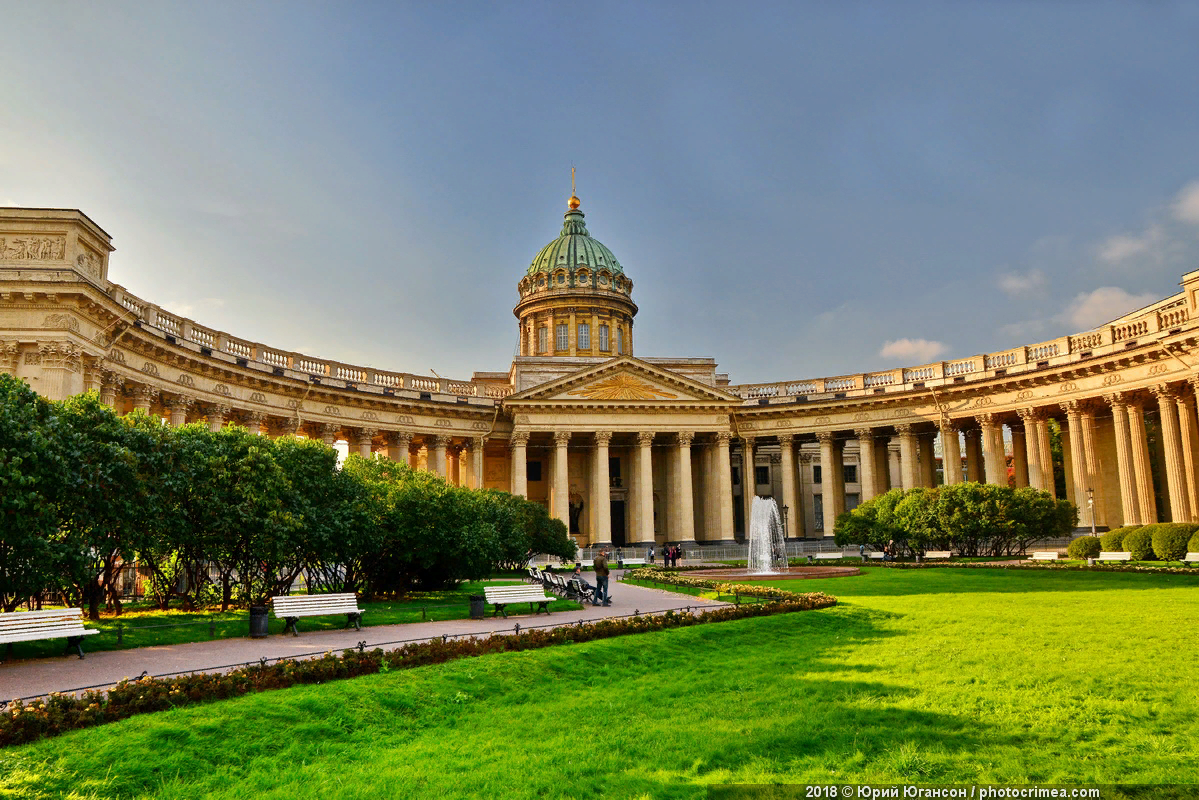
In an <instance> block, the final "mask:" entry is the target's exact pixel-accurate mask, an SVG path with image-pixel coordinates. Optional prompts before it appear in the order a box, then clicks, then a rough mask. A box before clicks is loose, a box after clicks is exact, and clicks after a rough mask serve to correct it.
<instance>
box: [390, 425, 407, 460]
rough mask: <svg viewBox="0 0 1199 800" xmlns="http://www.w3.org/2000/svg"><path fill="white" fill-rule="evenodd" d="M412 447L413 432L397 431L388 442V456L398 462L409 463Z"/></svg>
mask: <svg viewBox="0 0 1199 800" xmlns="http://www.w3.org/2000/svg"><path fill="white" fill-rule="evenodd" d="M411 448H412V434H411V433H409V432H408V431H396V432H395V433H394V434H392V435H391V438H390V439H389V440H388V442H387V457H388V458H389V459H390V460H392V461H395V462H396V463H398V464H407V463H408V458H409V452H410V450H411Z"/></svg>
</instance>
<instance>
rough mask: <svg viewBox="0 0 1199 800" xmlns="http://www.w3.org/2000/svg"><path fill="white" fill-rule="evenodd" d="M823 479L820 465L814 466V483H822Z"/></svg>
mask: <svg viewBox="0 0 1199 800" xmlns="http://www.w3.org/2000/svg"><path fill="white" fill-rule="evenodd" d="M823 477H824V476H823V475H822V474H821V471H820V465H819V464H813V465H812V483H817V484H818V483H822V482H823Z"/></svg>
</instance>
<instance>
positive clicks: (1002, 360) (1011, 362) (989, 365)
mask: <svg viewBox="0 0 1199 800" xmlns="http://www.w3.org/2000/svg"><path fill="white" fill-rule="evenodd" d="M1019 363H1020V356H1019V355H1017V354H1016V353H997V354H996V355H993V356H991V355H988V356H983V365H984V366H985V368H986V369H1006V368H1007V367H1014V366H1015V365H1017V364H1019Z"/></svg>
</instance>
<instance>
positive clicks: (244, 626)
mask: <svg viewBox="0 0 1199 800" xmlns="http://www.w3.org/2000/svg"><path fill="white" fill-rule="evenodd" d="M519 582H520V581H517V580H514V579H512V580H508V579H505V580H488V581H479V582H473V583H464V584H462V585H461V586H459V587H458V588H457V589H453V590H447V591H441V592H417V593H414V594H413V595H410V596H409V597H408V598H406V599H405V600H403V601H389V600H380V601H374V602H369V603H359V605H358V607H359V608H361V609H362V611H363V615H362V625H363V627H371V626H374V625H401V624H407V623H412V622H425V621H441V620H447V619H466V618H467V617H468V616H470V603H469V595H472V594H482V593H483V587H484V586H504V585H510V584H513V583H519ZM549 607H550V610H551V611H573V610H577V609H580V608H582V606H581V605H579V604H578V603H576V602H574V601H571V600H563V599H561V598H559V599H558V600H556V601H554V602H553V603H551V604H550V606H549ZM520 608H523V607H517V610H516V613H519V610H520ZM508 613H509V615H512V614H513V611H511V610H510V611H509V612H508ZM210 623H211V625H210ZM345 624H346V618H345V615H333V616H326V617H304V618H303V619H301V620H300V621H299V623H298V625H299V628H300V631H301V632H304V631H319V630H333V629H337V628H342V627H344V626H345ZM118 626H119V627H120V635H119V636H118V632H117V631H118ZM283 626H284V621H283V620H281V619H276V618H275V617H274V615H273V614H272V615H270V616H269V617H268V628H267V630H268V631H269V632H270V633H271V634H281V633H282V632H283ZM84 627H87V628H95V629H97V630H100V631H102V632H101V633H99V634H96V635H94V636H88V637H87V638H86V639H85V640H84V642H83V650H84V652H96V651H100V650H127V649H130V648H134V647H155V646H163V645H171V644H184V643H187V642H206V641H210V640H212V639H231V638H235V637H238V636H248V635H249V631H250V614H249V612H248V611H246V610H235V611H227V612H225V613H223V614H222V613H220V612H219V611H213V612H187V611H176V610H171V611H161V610H159V609H142V610H137V609H134V610H127V611H126V612H125V613H123V614H121V615H120V616H119V617H117V616H112V615H102V616H101V619H100V621H99V622H91V621H86V620H85V621H84ZM64 644H65V640H63V639H50V640H42V641H35V642H17V643H15V644H14V645H13V658H14V659H27V658H45V657H47V656H57V655H61V654H62V651H63V647H64ZM3 652H4V651H3V648H0V655H2V654H3ZM0 797H3V795H0Z"/></svg>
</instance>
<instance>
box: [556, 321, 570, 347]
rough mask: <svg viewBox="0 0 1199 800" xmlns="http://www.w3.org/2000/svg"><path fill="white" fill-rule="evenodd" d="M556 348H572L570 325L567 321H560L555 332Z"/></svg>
mask: <svg viewBox="0 0 1199 800" xmlns="http://www.w3.org/2000/svg"><path fill="white" fill-rule="evenodd" d="M554 349H555V350H569V349H570V326H569V325H567V324H566V323H565V322H562V323H559V324H558V326H557V328H556V329H555V334H554Z"/></svg>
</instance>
